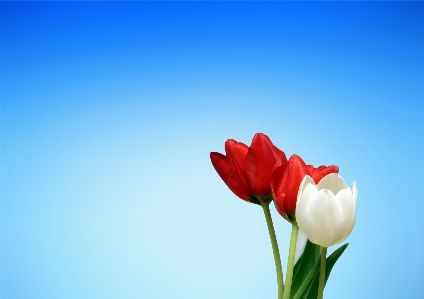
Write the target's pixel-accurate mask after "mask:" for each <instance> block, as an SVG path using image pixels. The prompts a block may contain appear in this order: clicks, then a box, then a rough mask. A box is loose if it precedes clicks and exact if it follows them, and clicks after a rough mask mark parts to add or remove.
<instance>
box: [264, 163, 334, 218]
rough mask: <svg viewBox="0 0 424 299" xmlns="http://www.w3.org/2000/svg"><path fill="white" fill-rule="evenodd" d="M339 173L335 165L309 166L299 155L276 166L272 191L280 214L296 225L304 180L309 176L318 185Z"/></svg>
mask: <svg viewBox="0 0 424 299" xmlns="http://www.w3.org/2000/svg"><path fill="white" fill-rule="evenodd" d="M337 172H339V167H337V166H334V165H332V166H320V167H318V168H315V167H313V166H312V165H307V164H305V162H304V161H303V160H302V158H300V157H299V156H298V155H292V156H291V157H290V159H289V161H288V162H285V161H281V162H278V163H277V164H275V166H274V167H273V170H272V174H271V189H272V191H273V196H274V204H275V208H276V209H277V211H278V213H280V215H281V216H283V217H284V218H285V219H286V220H287V221H289V222H291V223H296V217H295V215H296V202H297V196H298V193H299V186H300V183H301V182H302V180H303V178H304V177H305V176H306V175H308V176H310V177H312V179H313V180H314V181H315V182H316V183H318V182H319V181H320V180H321V179H322V178H323V177H324V176H325V175H327V174H329V173H337Z"/></svg>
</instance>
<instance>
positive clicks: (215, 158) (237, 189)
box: [210, 152, 249, 200]
mask: <svg viewBox="0 0 424 299" xmlns="http://www.w3.org/2000/svg"><path fill="white" fill-rule="evenodd" d="M210 158H211V162H212V165H213V167H214V168H215V170H216V172H217V173H218V174H219V176H220V177H221V179H222V180H223V181H224V183H225V184H226V185H227V186H228V188H230V190H231V191H232V192H233V193H234V194H235V195H237V196H238V197H240V198H241V199H243V200H247V198H248V196H249V194H248V193H247V192H246V191H245V190H244V189H243V188H242V186H241V185H240V183H239V182H238V181H237V177H236V176H235V175H234V174H233V171H232V169H231V167H230V166H229V165H228V163H227V157H226V156H224V155H223V154H220V153H217V152H212V153H211V154H210Z"/></svg>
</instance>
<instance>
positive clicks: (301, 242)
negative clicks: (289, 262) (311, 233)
mask: <svg viewBox="0 0 424 299" xmlns="http://www.w3.org/2000/svg"><path fill="white" fill-rule="evenodd" d="M307 241H308V238H306V236H305V234H304V233H303V232H302V231H301V230H300V229H299V231H298V233H297V242H296V253H295V255H294V263H295V264H296V263H297V261H298V260H299V258H300V257H301V256H302V253H303V251H305V246H306V242H307Z"/></svg>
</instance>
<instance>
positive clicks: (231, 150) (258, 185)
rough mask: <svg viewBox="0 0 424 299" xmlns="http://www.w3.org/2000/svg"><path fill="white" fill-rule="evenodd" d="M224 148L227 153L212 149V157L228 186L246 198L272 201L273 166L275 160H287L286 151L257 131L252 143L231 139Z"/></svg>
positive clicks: (264, 201)
mask: <svg viewBox="0 0 424 299" xmlns="http://www.w3.org/2000/svg"><path fill="white" fill-rule="evenodd" d="M225 152H226V155H223V154H220V153H217V152H211V153H210V158H211V161H212V165H213V167H214V168H215V170H216V171H217V172H218V174H219V176H220V177H221V179H222V180H223V181H224V182H225V184H226V185H227V186H228V188H230V190H231V191H232V192H233V193H234V194H235V195H237V196H238V197H240V198H241V199H243V200H246V201H249V202H252V203H255V204H259V205H261V204H267V203H268V204H269V203H270V202H271V201H272V195H271V187H270V184H269V182H270V178H271V170H272V168H273V166H274V165H275V163H277V162H279V161H283V162H286V161H287V158H286V155H285V154H284V152H283V151H281V150H280V149H278V148H277V147H276V146H274V145H273V144H272V142H271V140H270V139H269V137H268V136H266V135H265V134H262V133H257V134H255V136H254V137H253V140H252V143H251V145H250V147H248V146H247V145H245V144H244V143H242V142H237V141H235V140H233V139H228V140H227V141H226V142H225Z"/></svg>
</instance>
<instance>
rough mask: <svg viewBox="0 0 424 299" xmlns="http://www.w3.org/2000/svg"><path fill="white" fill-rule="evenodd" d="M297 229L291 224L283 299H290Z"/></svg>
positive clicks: (295, 225)
mask: <svg viewBox="0 0 424 299" xmlns="http://www.w3.org/2000/svg"><path fill="white" fill-rule="evenodd" d="M298 231H299V227H298V226H297V224H295V223H294V224H292V232H291V238H290V249H289V260H288V262H287V274H286V286H285V288H284V294H283V299H289V298H290V292H291V286H292V282H293V267H294V256H295V254H296V241H297V233H298Z"/></svg>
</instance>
